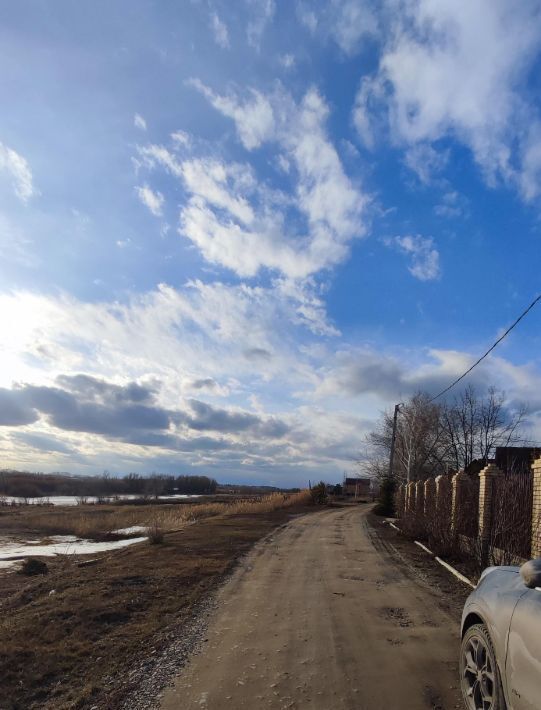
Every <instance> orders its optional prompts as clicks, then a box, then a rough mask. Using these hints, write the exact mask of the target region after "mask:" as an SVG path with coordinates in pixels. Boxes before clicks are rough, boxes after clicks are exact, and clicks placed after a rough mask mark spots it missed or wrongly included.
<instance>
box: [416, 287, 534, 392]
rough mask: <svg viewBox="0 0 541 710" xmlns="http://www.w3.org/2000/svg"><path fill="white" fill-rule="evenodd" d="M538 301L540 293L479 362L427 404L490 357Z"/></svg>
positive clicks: (447, 390)
mask: <svg viewBox="0 0 541 710" xmlns="http://www.w3.org/2000/svg"><path fill="white" fill-rule="evenodd" d="M539 301H541V293H540V294H539V296H537V298H535V299H534V300H533V301H532V302H531V303H530V305H529V306H528V308H526V310H524V311H523V312H522V313H521V314H520V315H519V317H518V318H517V319H516V320H515V322H514V323H513V324H512V325H510V326H509V328H507V330H506V331H505V333H504V334H503V335H502V336H500V337H499V338H498V340H496V342H495V343H494V344H493V345H491V346H490V348H489V349H488V350H487V351H486V353H485V354H484V355H481V357H480V358H479V360H477V361H476V362H474V363H473V365H472V366H471V367H469V368H468V369H467V370H466V372H464V373H463V374H462V375H460V377H457V379H456V380H454V382H451V384H450V385H449V386H448V387H446V388H445V389H444V390H442V391H441V392H440V393H439V394H437V395H436V396H435V397H432V399H430V400H429V402H434V400H436V399H438V398H439V397H441V396H442V395H443V394H445V393H446V392H449V390H450V389H451V388H452V387H454V386H455V385H457V384H458V383H459V382H460V381H461V380H463V379H464V378H465V377H466V375H469V374H470V372H471V371H472V370H473V369H474V368H475V367H477V365H479V363H480V362H482V361H483V360H484V359H485V358H486V357H487V356H488V355H490V353H491V352H492V351H493V350H494V348H495V347H496V346H497V345H499V344H500V343H501V342H502V340H503V339H504V338H506V337H507V336H508V335H509V333H510V332H511V331H512V330H513V328H514V327H515V326H516V325H518V324H519V323H520V321H521V320H522V319H523V318H524V316H526V315H527V314H528V313H529V312H530V311H531V310H532V308H533V307H534V306H535V305H536V303H538V302H539Z"/></svg>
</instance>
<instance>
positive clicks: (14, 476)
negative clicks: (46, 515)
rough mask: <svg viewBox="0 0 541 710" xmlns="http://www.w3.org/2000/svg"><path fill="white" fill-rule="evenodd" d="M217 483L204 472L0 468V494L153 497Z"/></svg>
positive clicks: (207, 490) (211, 489)
mask: <svg viewBox="0 0 541 710" xmlns="http://www.w3.org/2000/svg"><path fill="white" fill-rule="evenodd" d="M217 488H218V484H217V483H216V481H215V480H214V479H213V478H209V477H208V476H166V475H161V474H156V473H153V474H151V475H148V476H142V475H140V474H138V473H129V474H128V475H127V476H122V477H117V476H111V475H110V474H109V473H107V472H104V473H103V474H102V475H101V476H72V475H70V474H67V473H29V472H26V471H10V470H3V471H0V495H4V496H18V497H21V498H37V497H39V496H45V497H47V496H62V495H65V496H77V497H80V498H84V497H90V496H94V497H97V498H100V497H108V496H115V495H122V494H132V495H140V496H150V497H156V496H161V495H174V494H175V493H183V494H192V495H195V494H199V495H202V494H212V493H215V492H216V489H217Z"/></svg>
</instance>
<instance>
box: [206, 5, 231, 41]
mask: <svg viewBox="0 0 541 710" xmlns="http://www.w3.org/2000/svg"><path fill="white" fill-rule="evenodd" d="M210 27H211V29H212V33H213V35H214V40H215V42H216V44H217V45H218V46H220V47H221V48H222V49H228V48H229V46H230V44H229V32H228V30H227V25H226V24H225V22H223V21H222V20H221V19H220V18H219V17H218V14H217V13H216V12H211V14H210Z"/></svg>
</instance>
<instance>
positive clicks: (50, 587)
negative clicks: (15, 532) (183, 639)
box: [0, 508, 313, 710]
mask: <svg viewBox="0 0 541 710" xmlns="http://www.w3.org/2000/svg"><path fill="white" fill-rule="evenodd" d="M309 510H313V509H311V508H304V509H293V508H289V509H286V510H276V511H274V512H271V513H257V514H243V515H235V516H228V517H215V518H208V519H206V520H203V521H201V522H199V523H196V524H194V525H190V526H188V527H186V528H185V529H183V530H181V531H179V532H175V533H170V534H167V535H166V536H165V541H164V543H163V544H161V545H150V544H148V543H141V544H138V545H135V546H133V547H131V548H126V549H125V550H122V551H120V552H114V553H108V554H105V555H101V556H100V557H99V559H98V560H97V561H96V562H95V563H94V564H91V565H88V564H87V565H84V566H80V563H81V562H82V561H83V560H84V559H85V558H78V559H77V558H69V559H66V558H60V557H59V558H49V559H47V560H46V562H47V565H48V568H49V572H48V574H46V575H42V576H38V577H22V576H20V575H18V574H14V573H3V574H2V575H1V576H0V710H23V709H24V710H34V709H37V708H39V709H40V710H53V709H54V710H63V709H64V708H94V707H96V708H108V710H115V708H120V707H121V706H122V705H123V703H124V702H125V699H126V697H127V696H128V694H129V693H130V692H131V691H132V690H133V689H134V688H136V687H137V684H138V680H139V678H138V676H140V674H141V673H144V672H145V671H144V669H145V667H146V665H152V658H153V657H154V656H156V657H158V656H160V654H161V653H162V652H163V650H164V649H165V648H166V647H168V646H170V645H171V643H172V637H173V636H178V635H179V633H181V631H180V630H181V629H182V627H183V625H186V628H188V627H189V625H190V623H192V622H193V618H194V616H195V615H196V612H200V610H201V605H202V604H203V603H204V600H206V599H208V597H209V595H210V593H211V592H212V591H213V590H214V589H215V588H216V587H217V586H218V585H219V583H220V582H221V581H222V580H223V579H224V576H225V575H227V574H228V573H229V572H230V571H231V569H232V568H233V565H234V563H235V561H236V560H237V559H238V558H239V557H240V556H242V555H244V554H245V553H246V552H247V551H248V550H249V549H250V548H251V547H252V545H253V544H254V543H255V542H257V541H258V540H260V539H261V538H262V537H264V536H265V535H267V534H268V533H269V532H270V531H271V530H273V529H275V528H277V527H278V526H280V525H282V524H284V523H286V522H287V521H288V520H290V518H291V516H292V514H293V515H295V514H299V513H305V512H308V511H309ZM186 652H187V651H186ZM134 668H136V669H137V670H138V673H137V674H136V677H134V674H133V669H134Z"/></svg>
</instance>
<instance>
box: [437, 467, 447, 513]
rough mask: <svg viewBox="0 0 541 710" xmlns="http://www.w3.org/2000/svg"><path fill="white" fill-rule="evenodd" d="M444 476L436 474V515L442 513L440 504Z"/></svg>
mask: <svg viewBox="0 0 541 710" xmlns="http://www.w3.org/2000/svg"><path fill="white" fill-rule="evenodd" d="M445 483H446V481H445V476H443V475H441V474H440V475H439V476H436V510H437V512H438V515H441V513H442V506H443V487H444V486H445Z"/></svg>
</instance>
